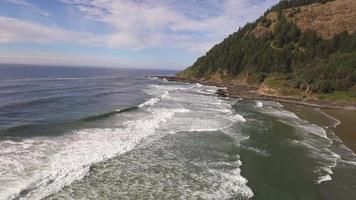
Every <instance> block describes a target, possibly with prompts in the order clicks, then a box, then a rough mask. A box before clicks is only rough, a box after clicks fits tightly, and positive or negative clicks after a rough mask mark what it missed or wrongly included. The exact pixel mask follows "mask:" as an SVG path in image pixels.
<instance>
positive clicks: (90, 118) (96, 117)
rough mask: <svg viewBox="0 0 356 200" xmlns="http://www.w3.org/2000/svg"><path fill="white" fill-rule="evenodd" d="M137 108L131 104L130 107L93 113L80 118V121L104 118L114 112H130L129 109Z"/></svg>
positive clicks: (114, 113)
mask: <svg viewBox="0 0 356 200" xmlns="http://www.w3.org/2000/svg"><path fill="white" fill-rule="evenodd" d="M136 109H138V107H137V106H132V107H128V108H122V109H118V110H114V111H110V112H106V113H100V114H97V115H93V116H89V117H85V118H83V119H81V121H94V120H98V119H104V118H107V117H110V116H113V115H116V114H120V113H124V112H130V111H134V110H136Z"/></svg>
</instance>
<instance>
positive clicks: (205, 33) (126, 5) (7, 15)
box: [0, 0, 279, 70]
mask: <svg viewBox="0 0 356 200" xmlns="http://www.w3.org/2000/svg"><path fill="white" fill-rule="evenodd" d="M278 1H279V0H0V63H16V64H41V65H69V66H96V67H122V68H154V69H172V70H176V69H183V68H185V67H188V66H190V65H191V64H192V63H193V62H194V61H195V60H196V59H197V58H198V57H200V56H202V55H204V54H205V53H206V52H207V51H208V50H209V49H210V48H211V47H213V46H214V45H215V44H217V43H219V42H220V41H222V40H223V39H224V38H226V37H227V36H228V35H229V34H231V33H233V32H235V31H237V30H238V28H239V27H241V26H243V25H245V24H246V23H247V22H252V21H254V20H255V19H257V18H258V17H259V16H260V15H262V14H263V13H264V12H265V11H266V10H267V9H268V8H270V7H271V6H272V5H274V4H276V3H277V2H278Z"/></svg>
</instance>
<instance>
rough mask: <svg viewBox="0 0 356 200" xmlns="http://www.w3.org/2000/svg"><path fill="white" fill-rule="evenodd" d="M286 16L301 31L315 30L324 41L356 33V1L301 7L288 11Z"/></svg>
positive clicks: (346, 0) (339, 1)
mask: <svg viewBox="0 0 356 200" xmlns="http://www.w3.org/2000/svg"><path fill="white" fill-rule="evenodd" d="M296 9H297V12H296ZM285 16H286V17H287V18H288V20H290V21H293V22H294V23H295V24H296V25H297V26H298V28H299V29H300V30H301V31H303V32H305V31H307V30H313V31H316V34H317V35H318V36H320V37H322V38H323V39H331V38H332V37H333V36H334V35H335V34H339V33H342V32H344V31H348V32H349V33H350V34H351V33H354V32H355V31H356V0H335V1H330V2H328V3H325V4H319V3H318V4H312V5H308V6H301V7H298V8H293V9H288V10H286V11H285Z"/></svg>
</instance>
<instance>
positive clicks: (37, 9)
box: [3, 0, 50, 17]
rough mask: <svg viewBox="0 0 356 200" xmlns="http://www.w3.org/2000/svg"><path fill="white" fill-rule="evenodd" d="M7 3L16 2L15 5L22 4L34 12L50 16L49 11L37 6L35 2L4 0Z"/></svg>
mask: <svg viewBox="0 0 356 200" xmlns="http://www.w3.org/2000/svg"><path fill="white" fill-rule="evenodd" d="M3 1H5V2H7V3H11V4H15V5H19V6H22V7H24V8H26V9H27V10H29V11H31V12H34V13H38V14H40V15H44V16H47V17H48V16H50V13H49V12H45V11H43V10H41V9H39V8H38V7H37V6H35V5H34V4H31V3H28V2H27V1H25V0H3Z"/></svg>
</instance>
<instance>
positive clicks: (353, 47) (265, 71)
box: [177, 0, 356, 97]
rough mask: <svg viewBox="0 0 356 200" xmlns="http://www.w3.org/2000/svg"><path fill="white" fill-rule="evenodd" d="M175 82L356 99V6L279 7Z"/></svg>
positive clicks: (301, 2)
mask: <svg viewBox="0 0 356 200" xmlns="http://www.w3.org/2000/svg"><path fill="white" fill-rule="evenodd" d="M177 76H178V77H183V78H190V79H200V80H210V81H214V82H218V83H233V84H250V85H251V84H253V85H259V86H261V88H262V89H263V88H268V89H271V91H273V92H275V93H279V94H280V93H282V92H283V91H284V93H285V94H282V95H302V96H311V95H313V96H315V94H323V95H318V97H329V96H331V95H324V94H328V93H329V94H330V93H333V94H335V93H338V94H342V95H346V96H350V97H353V96H354V97H356V1H355V0H294V1H281V2H280V3H278V4H277V5H275V6H274V7H272V8H271V9H270V10H268V11H267V12H266V13H265V14H264V15H263V16H261V17H260V18H259V19H258V20H256V21H255V22H254V23H249V24H247V25H246V26H244V27H243V28H241V29H240V30H239V31H237V32H235V33H233V34H231V35H230V36H229V37H228V38H226V39H225V40H224V41H223V42H221V43H220V44H217V45H215V46H214V47H213V48H212V49H211V50H210V51H208V52H207V53H206V55H204V56H202V57H200V58H199V59H198V60H197V61H196V62H195V63H194V64H193V65H192V66H191V67H189V68H187V69H186V70H184V71H183V72H180V73H178V74H177ZM340 91H342V92H340Z"/></svg>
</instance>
